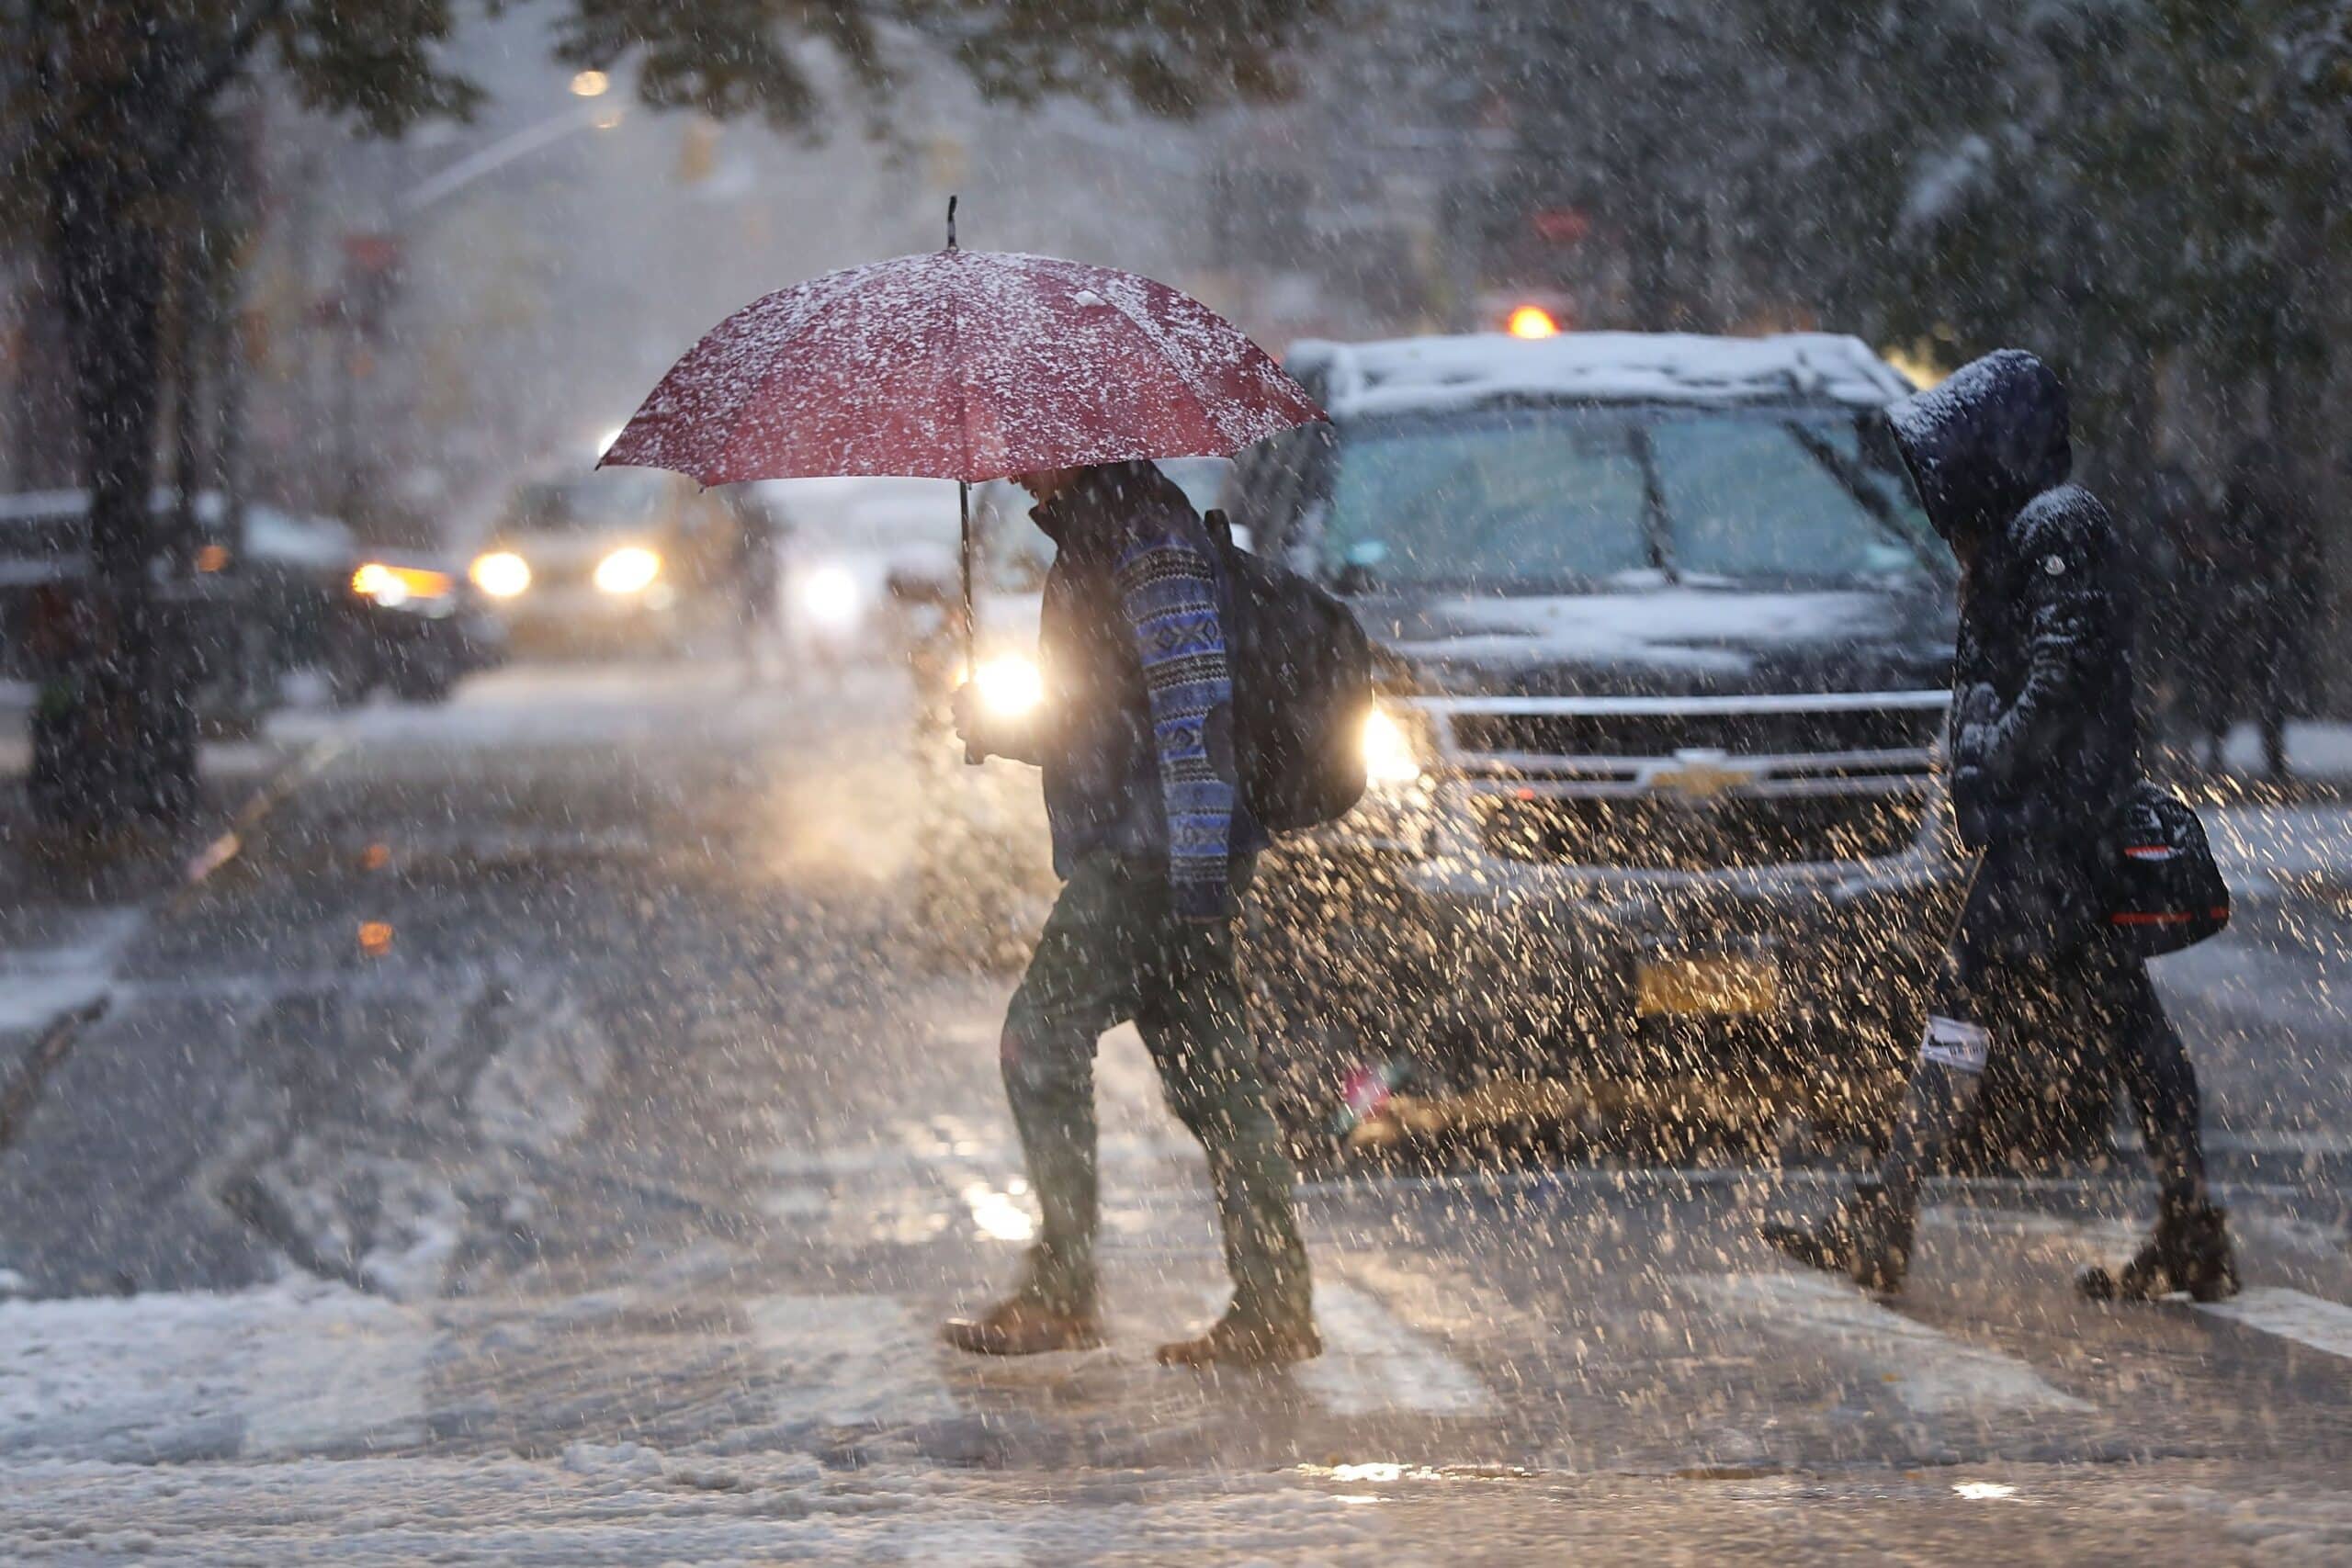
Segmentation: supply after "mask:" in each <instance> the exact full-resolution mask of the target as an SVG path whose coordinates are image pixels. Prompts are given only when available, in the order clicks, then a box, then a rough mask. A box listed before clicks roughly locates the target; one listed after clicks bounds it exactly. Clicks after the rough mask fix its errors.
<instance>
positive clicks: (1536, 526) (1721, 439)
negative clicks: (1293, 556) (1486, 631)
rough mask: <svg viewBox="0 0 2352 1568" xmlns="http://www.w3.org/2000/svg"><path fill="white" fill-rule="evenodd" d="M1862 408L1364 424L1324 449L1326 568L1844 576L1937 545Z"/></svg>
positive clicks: (1537, 578) (1520, 583) (1483, 416)
mask: <svg viewBox="0 0 2352 1568" xmlns="http://www.w3.org/2000/svg"><path fill="white" fill-rule="evenodd" d="M1869 419H1870V416H1868V415H1865V414H1858V413H1856V412H1853V411H1850V410H1846V409H1815V408H1761V409H1732V410H1719V409H1679V408H1595V407H1589V406H1586V407H1558V406H1555V407H1541V406H1538V407H1524V408H1503V409H1487V410H1480V411H1477V412H1470V413H1464V414H1457V415H1449V416H1444V417H1442V418H1410V419H1404V420H1397V421H1383V422H1379V423H1367V424H1363V425H1359V426H1357V427H1355V428H1354V429H1352V430H1351V431H1349V432H1348V433H1347V434H1346V435H1345V437H1344V438H1343V440H1342V443H1341V445H1340V449H1339V453H1338V456H1337V459H1336V460H1337V474H1336V476H1335V478H1334V480H1333V484H1332V487H1331V500H1330V508H1329V513H1328V514H1327V515H1326V517H1325V519H1324V523H1323V529H1322V540H1321V549H1322V552H1323V556H1324V564H1325V566H1326V568H1327V569H1328V570H1331V571H1333V572H1336V573H1345V574H1348V575H1351V576H1354V577H1356V578H1358V579H1360V580H1364V581H1371V582H1377V583H1383V584H1388V585H1395V586H1412V587H1449V588H1468V589H1474V590H1475V589H1477V588H1481V587H1492V588H1504V587H1508V588H1511V589H1515V590H1519V591H1521V592H1524V591H1527V590H1530V589H1533V590H1537V591H1544V590H1555V591H1558V590H1572V589H1575V588H1577V587H1586V586H1591V585H1593V584H1595V583H1599V582H1604V581H1609V580H1611V579H1622V578H1623V577H1624V576H1625V575H1626V574H1628V573H1634V572H1640V571H1645V570H1665V571H1667V572H1668V573H1670V574H1672V575H1674V576H1676V577H1678V578H1680V579H1682V580H1684V581H1706V580H1709V579H1723V580H1735V581H1756V580H1770V581H1775V582H1791V583H1794V582H1811V581H1852V580H1856V579H1864V578H1874V577H1889V576H1908V575H1913V574H1917V573H1921V572H1925V571H1930V570H1935V564H1934V563H1936V562H1937V561H1938V558H1939V552H1940V551H1941V546H1940V545H1939V544H1938V543H1937V542H1936V541H1935V538H1934V536H1933V534H1932V533H1931V532H1930V531H1929V529H1928V523H1927V519H1926V517H1925V515H1924V514H1923V513H1921V512H1920V510H1919V505H1918V502H1917V498H1916V497H1915V496H1914V494H1913V492H1912V489H1911V485H1910V482H1909V479H1908V478H1907V476H1905V475H1904V474H1903V472H1902V471H1901V468H1900V465H1899V461H1898V460H1897V459H1896V458H1895V457H1894V455H1893V452H1892V449H1891V447H1890V446H1888V444H1886V443H1885V442H1884V441H1883V440H1880V439H1875V438H1874V437H1875V435H1876V433H1875V432H1874V431H1873V430H1872V429H1871V426H1870V424H1869V423H1868V421H1869Z"/></svg>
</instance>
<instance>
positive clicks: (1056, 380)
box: [599, 208, 1323, 654]
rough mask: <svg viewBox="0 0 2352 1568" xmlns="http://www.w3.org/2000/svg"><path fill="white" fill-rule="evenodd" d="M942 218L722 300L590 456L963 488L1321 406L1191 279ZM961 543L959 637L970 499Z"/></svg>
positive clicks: (771, 475) (715, 479)
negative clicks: (900, 238) (749, 297)
mask: <svg viewBox="0 0 2352 1568" xmlns="http://www.w3.org/2000/svg"><path fill="white" fill-rule="evenodd" d="M949 225H950V226H949V230H948V243H947V248H946V249H945V250H944V251H938V252H934V253H933V254H928V255H913V256H899V257H898V258H896V259H894V260H891V261H884V262H875V263H872V264H870V265H865V266H854V267H850V268H847V269H845V270H843V271H841V272H833V273H828V274H826V275H825V276H822V277H816V278H811V279H809V281H808V282H806V283H801V284H797V285H795V286H794V287H792V288H785V289H780V290H778V291H777V292H775V293H774V294H770V295H768V296H766V297H765V298H763V299H757V300H754V301H753V302H752V303H751V304H750V305H747V306H745V307H744V308H743V309H742V310H738V311H737V312H736V313H735V314H733V315H732V316H729V317H728V318H727V320H725V321H721V322H720V323H719V324H718V326H717V327H715V328H713V329H712V330H711V331H710V333H708V334H707V336H705V337H704V338H703V340H702V341H701V342H700V343H698V344H695V346H694V347H693V348H692V349H690V350H688V351H687V353H686V355H685V356H684V358H682V359H680V360H679V361H678V362H677V364H675V365H673V366H672V367H670V371H669V374H667V375H665V376H663V377H662V380H661V382H660V384H658V385H657V386H655V388H654V389H653V391H652V394H651V395H650V397H648V398H647V399H646V400H645V405H644V406H643V407H642V408H640V409H639V410H638V411H637V413H636V415H635V417H633V418H632V419H631V420H630V421H629V422H628V424H627V425H626V426H624V427H623V428H622V431H621V434H620V435H619V436H618V437H617V438H616V440H615V441H614V442H613V444H612V445H611V446H610V447H608V448H607V449H606V450H605V455H604V457H603V458H602V459H600V461H599V467H602V466H605V465H607V464H612V465H627V466H632V467H640V468H670V469H674V470H675V471H677V472H679V473H682V474H684V475H687V476H688V477H689V478H692V479H696V480H698V481H700V482H701V483H703V484H706V485H716V484H729V483H732V482H734V481H736V480H739V479H800V478H809V477H813V476H819V475H828V474H905V475H917V476H921V477H923V478H928V479H956V480H959V481H962V482H963V483H964V484H965V485H967V487H968V486H969V485H971V484H974V483H977V482H978V481H979V480H982V479H999V478H1002V477H1004V476H1006V475H1011V474H1023V473H1030V472H1034V471H1036V470H1039V469H1046V468H1075V467H1079V466H1080V465H1084V464H1090V463H1105V462H1114V461H1118V460H1121V459H1125V458H1138V457H1227V456H1230V455H1231V454H1232V453H1234V452H1237V451H1238V450H1240V449H1241V448H1242V447H1244V446H1248V445H1250V443H1251V442H1253V441H1256V440H1259V439H1261V438H1262V437H1264V436H1268V435H1272V434H1275V433H1277V432H1279V431H1283V430H1287V429H1290V428H1291V427H1292V426H1294V425H1297V424H1304V423H1307V422H1309V421H1312V420H1317V419H1320V418H1322V417H1323V411H1322V410H1321V409H1319V408H1317V406H1316V404H1315V400H1313V399H1312V398H1309V397H1308V396H1307V395H1306V391H1305V389H1302V388H1301V387H1300V386H1299V385H1298V383H1297V382H1295V381H1294V380H1292V379H1291V378H1289V377H1288V376H1287V375H1285V374H1283V369H1282V367H1280V366H1278V365H1276V364H1275V363H1274V362H1273V360H1272V358H1271V357H1270V356H1269V355H1267V354H1266V352H1265V351H1264V350H1263V349H1261V348H1260V347H1259V346H1258V345H1257V344H1254V343H1252V342H1251V341H1250V338H1249V336H1248V335H1247V334H1246V333H1243V332H1241V331H1240V329H1238V327H1235V326H1234V325H1233V324H1232V323H1231V322H1229V321H1226V320H1225V319H1224V318H1223V317H1221V316H1219V315H1217V314H1216V312H1215V311H1214V310H1210V309H1209V308H1208V307H1207V306H1205V305H1203V304H1202V303H1201V302H1200V301H1198V300H1196V299H1193V298H1192V297H1190V296H1189V295H1186V294H1184V293H1182V292H1180V291H1179V290H1177V289H1173V288H1169V287H1168V286H1167V285H1165V284H1162V283H1155V282H1153V281H1152V280H1151V279H1149V278H1148V277H1140V276H1136V275H1135V274H1133V273H1126V272H1119V271H1116V270H1114V269H1113V268H1110V267H1100V266H1087V265H1082V264H1080V263H1078V262H1070V261H1060V260H1057V259H1055V258H1053V257H1050V256H1033V255H1019V254H999V253H993V252H987V251H966V250H959V249H957V248H956V242H955V230H954V211H953V209H952V208H951V209H950V212H949ZM964 555H965V561H964V601H965V604H964V611H965V632H966V637H967V644H968V640H969V637H970V628H971V536H970V525H969V520H968V506H967V522H966V527H965V539H964ZM966 651H967V654H968V653H969V651H970V650H969V648H968V646H967V649H966Z"/></svg>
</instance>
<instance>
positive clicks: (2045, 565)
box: [1889, 349, 2140, 950]
mask: <svg viewBox="0 0 2352 1568" xmlns="http://www.w3.org/2000/svg"><path fill="white" fill-rule="evenodd" d="M1889 412H1890V416H1891V418H1892V420H1893V423H1894V434H1895V440H1896V444H1897V446H1898V447H1899V448H1900V449H1901V451H1902V453H1903V456H1904V458H1905V462H1906V463H1907V464H1908V466H1909V468H1910V469H1911V475H1912V478H1913V479H1915V480H1916V481H1917V484H1918V487H1919V493H1920V498H1921V500H1922V501H1923V502H1925V503H1926V506H1927V510H1928V520H1929V521H1930V522H1932V523H1933V524H1934V525H1935V526H1936V529H1937V531H1938V532H1939V533H1941V534H1942V535H1943V536H1944V537H1945V538H1946V539H1947V540H1949V541H1950V542H1951V546H1952V547H1953V550H1954V552H1955V553H1956V554H1957V555H1958V556H1959V557H1960V559H1961V564H1962V580H1961V591H1960V592H1961V606H1960V608H1961V623H1960V646H1959V650H1958V656H1957V659H1956V661H1955V664H1954V671H1953V680H1952V710H1951V729H1950V733H1949V736H1948V742H1949V749H1950V753H1951V787H1952V804H1953V807H1954V809H1955V810H1956V812H1957V813H1958V816H1959V818H1960V831H1961V837H1962V840H1964V841H1965V842H1966V843H1967V844H1968V845H1969V846H1970V847H1971V848H1973V849H1980V850H1986V851H1988V852H1989V853H1988V856H1987V861H1986V864H1985V870H1984V872H1983V873H1982V874H1981V875H1992V876H1997V877H1999V878H2000V879H2002V880H2003V881H2005V882H2014V883H2018V884H2032V885H2034V886H2016V887H2013V888H2005V889H2003V890H2002V897H2001V899H2000V901H2001V902H2002V903H2004V904H2006V905H2007V906H2009V907H2010V908H2011V911H2012V915H2013V917H2014V919H2017V920H2019V921H2023V922H2026V923H2029V924H2037V925H2041V926H2044V927H2046V928H2048V929H2045V930H2041V931H2030V932H2029V931H2018V932H2017V933H2015V934H2016V935H2017V936H2018V938H2019V939H2020V944H2021V945H2022V946H2024V947H2025V948H2027V949H2029V950H2053V949H2056V948H2060V947H2064V946H2067V945H2071V943H2072V942H2073V941H2074V940H2075V939H2076V938H2078V937H2079V936H2081V935H2082V934H2084V931H2083V923H2084V922H2085V921H2086V920H2089V919H2094V918H2095V917H2096V914H2097V913H2098V910H2097V908H2096V904H2097V896H2096V887H2095V882H2096V877H2097V872H2098V856H2099V846H2100V841H2101V840H2102V839H2103V838H2104V837H2105V835H2106V833H2107V831H2108V828H2109V822H2110V821H2111V820H2112V818H2113V816H2114V813H2115V807H2116V805H2117V802H2118V801H2119V800H2120V798H2121V796H2122V795H2123V794H2124V792H2125V791H2126V790H2128V789H2129V788H2130V787H2131V784H2132V783H2133V781H2134V780H2135V779H2136V778H2137V777H2138V774H2139V765H2140V758H2139V751H2140V734H2139V719H2138V716H2137V714H2136V712H2135V709H2134V706H2133V701H2134V690H2133V682H2132V676H2131V637H2132V616H2133V606H2134V596H2133V593H2132V592H2131V581H2130V573H2129V570H2128V565H2127V561H2126V559H2125V556H2124V552H2123V550H2122V547H2121V545H2120V540H2119V538H2118V536H2117V532H2116V528H2115V524H2114V520H2113V519H2112V518H2111V517H2109V515H2108V512H2107V508H2105V507H2104V506H2102V505H2100V504H2099V502H2098V498H2097V497H2095V496H2093V495H2092V494H2091V493H2090V492H2089V491H2086V490H2084V489H2083V488H2081V487H2080V486H2078V485H2073V484H2069V483H2067V482H2066V476H2067V472H2068V470H2069V469H2070V468H2071V467H2072V466H2073V454H2072V451H2071V449H2070V447H2069V445H2068V428H2067V413H2066V392H2065V389H2064V387H2063V386H2062V385H2061V384H2060V383H2059V380H2058V378H2057V377H2056V376H2055V375H2054V374H2052V372H2051V370H2050V367H2048V366H2046V365H2044V364H2042V363H2041V360H2039V359H2037V358H2035V357H2034V356H2033V355H2030V354H2026V353H2023V352H2021V351H2019V350H2017V349H2003V350H2001V351H1999V352H1998V353H1995V354H1990V355H1985V357H1984V358H1982V359H1979V360H1976V361H1975V362H1973V364H1970V365H1968V366H1966V367H1963V368H1962V369H1961V370H1960V371H1959V372H1958V373H1957V374H1955V375H1954V376H1953V377H1952V378H1951V379H1950V380H1948V381H1945V382H1944V383H1943V384H1942V385H1940V386H1938V387H1936V388H1934V389H1930V390H1928V391H1926V392H1922V393H1920V394H1918V395H1917V396H1916V397H1913V398H1910V399H1907V400H1905V401H1903V402H1901V403H1898V404H1896V405H1895V406H1894V409H1892V410H1890V411H1889ZM2036 911H2040V915H2039V917H2037V915H2036Z"/></svg>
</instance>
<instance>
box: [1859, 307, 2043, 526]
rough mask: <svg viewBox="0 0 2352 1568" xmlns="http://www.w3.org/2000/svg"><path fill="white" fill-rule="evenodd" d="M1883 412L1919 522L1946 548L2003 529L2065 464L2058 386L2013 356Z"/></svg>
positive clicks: (1970, 368) (2005, 353) (1985, 362)
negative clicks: (1915, 492)
mask: <svg viewBox="0 0 2352 1568" xmlns="http://www.w3.org/2000/svg"><path fill="white" fill-rule="evenodd" d="M1886 412H1887V418H1888V419H1889V421H1890V422H1891V423H1893V425H1894V442H1895V446H1896V447H1897V448H1898V449H1899V450H1901V452H1902V454H1903V460H1904V462H1905V464H1906V465H1907V466H1908V467H1909V468H1910V469H1911V478H1912V480H1913V482H1914V483H1916V484H1917V485H1918V487H1919V499H1920V500H1921V501H1922V502H1925V503H1926V505H1927V509H1928V521H1929V522H1930V523H1932V524H1934V525H1935V528H1936V532H1937V533H1939V534H1941V535H1942V536H1944V537H1945V539H1947V540H1949V541H1951V542H1952V543H1954V544H1961V543H1966V542H1970V541H1973V540H1974V539H1976V538H1980V537H1982V536H1984V535H1985V533H1986V532H1988V531H1990V530H1993V529H1997V528H2002V527H2006V526H2007V524H2008V521H2009V519H2010V518H2012V517H2014V516H2016V515H2017V514H2018V512H2019V511H2020V510H2021V509H2022V508H2023V507H2024V506H2025V503H2026V502H2029V501H2031V500H2032V499H2033V498H2034V497H2035V496H2037V495H2040V494H2041V492H2042V491H2046V490H2053V489H2055V488H2056V487H2058V486H2059V485H2062V484H2064V483H2065V482H2066V473H2067V470H2068V469H2069V468H2072V467H2073V466H2074V454H2073V451H2072V449H2071V448H2070V446H2068V441H2067V418H2066V389H2065V387H2064V384H2062V383H2061V382H2060V381H2059V379H2058V377H2057V375H2056V374H2055V373H2054V372H2053V371H2052V369H2051V368H2050V367H2048V366H2047V365H2044V364H2043V363H2042V362H2041V360H2040V359H2038V358H2036V357H2034V355H2030V354H2028V353H2026V352H2025V351H2024V350H2023V349H2018V348H2004V349H1996V351H1994V352H1993V353H1991V354H1988V355H1985V357H1984V358H1982V359H1978V360H1973V361H1971V362H1970V363H1969V364H1967V365H1964V366H1962V367H1960V369H1959V370H1957V371H1955V372H1953V374H1952V377H1951V379H1950V380H1948V381H1945V382H1944V383H1943V384H1942V385H1941V386H1939V387H1935V388H1932V389H1929V390H1928V391H1925V392H1920V393H1918V394H1917V395H1915V396H1913V397H1909V398H1905V400H1903V401H1901V402H1899V403H1896V404H1895V405H1894V407H1892V408H1890V409H1888V410H1887V411H1886Z"/></svg>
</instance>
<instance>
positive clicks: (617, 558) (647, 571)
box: [592, 545, 662, 595]
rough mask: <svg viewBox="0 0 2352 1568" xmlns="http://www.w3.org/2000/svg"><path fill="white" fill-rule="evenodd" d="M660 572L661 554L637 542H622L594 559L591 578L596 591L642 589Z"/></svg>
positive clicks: (639, 591)
mask: <svg viewBox="0 0 2352 1568" xmlns="http://www.w3.org/2000/svg"><path fill="white" fill-rule="evenodd" d="M661 575H662V558H661V557H660V556H657V555H655V554H654V553H653V552H652V551H651V550H649V549H646V548H644V547H641V546H638V545H624V546H622V547H620V548H619V549H617V550H615V551H614V552H613V553H612V554H611V555H608V556H606V557H605V558H604V559H603V560H600V561H598V562H597V563H596V571H595V575H594V578H593V579H592V581H594V583H595V584H596V592H599V593H612V594H616V595H617V594H624V593H642V592H645V591H646V590H647V589H649V588H650V587H652V586H653V580H654V579H655V578H657V577H659V576H661Z"/></svg>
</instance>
